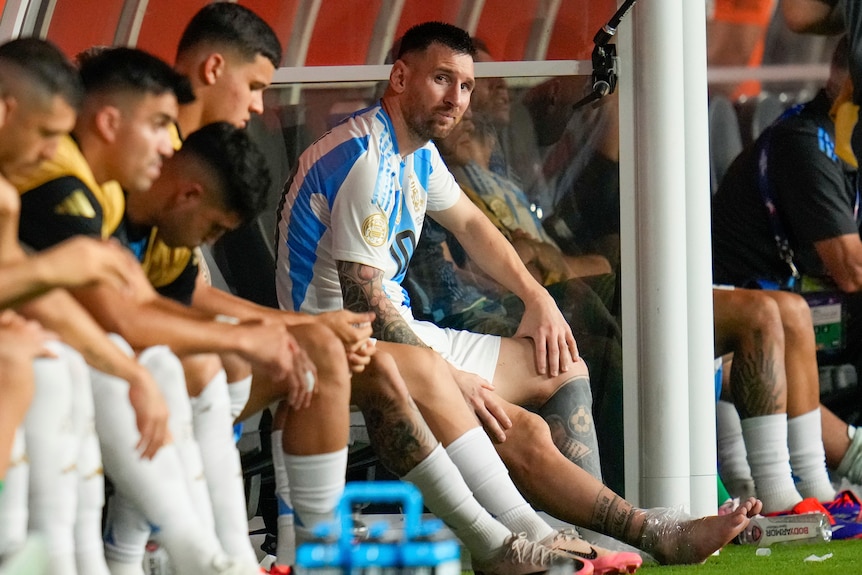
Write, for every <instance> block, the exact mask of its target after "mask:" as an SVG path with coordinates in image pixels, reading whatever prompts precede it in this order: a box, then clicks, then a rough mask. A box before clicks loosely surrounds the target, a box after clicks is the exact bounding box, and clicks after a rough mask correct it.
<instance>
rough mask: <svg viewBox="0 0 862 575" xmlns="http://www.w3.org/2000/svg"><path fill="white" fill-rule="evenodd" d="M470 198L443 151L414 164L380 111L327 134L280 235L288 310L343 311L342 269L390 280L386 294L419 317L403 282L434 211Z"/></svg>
mask: <svg viewBox="0 0 862 575" xmlns="http://www.w3.org/2000/svg"><path fill="white" fill-rule="evenodd" d="M460 195H461V190H460V188H459V187H458V184H456V183H455V179H454V178H453V177H452V174H451V173H450V172H449V170H448V169H447V168H446V165H445V164H444V163H443V160H442V159H441V158H440V154H439V152H438V151H437V148H436V147H435V146H434V144H432V143H428V144H426V145H425V146H423V147H422V148H420V149H418V150H416V151H415V152H413V153H412V154H409V155H408V156H406V157H402V156H401V154H399V152H398V142H397V141H396V140H395V132H394V129H393V126H392V122H391V120H390V118H389V116H388V115H387V114H386V112H385V111H384V110H383V108H382V107H381V106H380V104H378V105H375V106H373V107H371V108H367V109H365V110H362V111H359V112H357V113H356V114H354V115H353V116H351V117H349V118H347V119H346V120H344V121H343V122H342V123H341V124H339V125H338V126H336V127H335V128H333V129H332V130H331V131H329V132H327V133H326V134H325V135H324V136H323V137H321V138H320V139H319V140H317V142H315V143H314V144H313V145H312V146H311V147H309V148H308V149H307V150H306V151H305V152H303V154H302V156H300V158H299V163H298V165H297V169H296V171H295V173H294V175H293V177H292V178H291V180H289V181H288V183H287V184H286V185H285V191H284V195H283V196H282V200H281V205H280V206H279V218H278V226H277V239H276V243H277V245H276V250H277V256H276V257H277V263H276V286H277V293H278V301H279V305H281V307H282V308H283V309H291V310H294V311H304V312H309V313H318V312H322V311H331V310H336V309H341V307H343V306H342V297H341V285H340V283H339V281H338V271H337V269H336V262H337V261H349V262H355V263H360V264H364V265H368V266H372V267H375V268H377V269H380V270H383V272H384V278H385V280H384V286H383V287H384V290H385V292H386V294H387V296H388V297H389V299H390V300H392V302H393V303H394V304H395V306H396V307H401V306H405V307H409V303H410V302H409V300H408V298H407V294H406V293H405V292H404V290H403V288H402V287H401V285H400V282H401V281H402V280H403V278H404V274H405V272H406V270H407V264H408V263H409V262H410V258H411V257H412V255H413V250H414V247H415V246H416V242H418V241H419V236H420V234H421V232H422V224H423V222H424V220H425V211H426V209H427V210H431V211H439V210H445V209H446V208H449V207H452V206H453V205H455V203H456V202H457V201H458V198H459V197H460Z"/></svg>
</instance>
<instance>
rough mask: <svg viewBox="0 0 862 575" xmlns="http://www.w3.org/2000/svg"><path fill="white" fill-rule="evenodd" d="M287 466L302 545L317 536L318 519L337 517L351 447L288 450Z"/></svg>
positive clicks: (299, 543)
mask: <svg viewBox="0 0 862 575" xmlns="http://www.w3.org/2000/svg"><path fill="white" fill-rule="evenodd" d="M284 466H285V469H286V470H287V482H288V485H290V499H291V502H292V503H293V512H294V521H295V533H296V545H297V546H299V545H302V544H303V543H305V542H307V541H310V540H311V539H312V538H313V537H314V535H313V530H314V527H315V526H316V525H317V524H318V523H320V522H324V521H329V522H331V521H333V520H334V519H335V508H336V506H337V505H338V501H339V498H340V497H341V494H342V492H343V491H344V483H345V480H344V477H345V473H346V470H347V448H346V447H345V448H343V449H339V450H338V451H333V452H331V453H321V454H316V455H291V454H289V453H286V454H285V455H284Z"/></svg>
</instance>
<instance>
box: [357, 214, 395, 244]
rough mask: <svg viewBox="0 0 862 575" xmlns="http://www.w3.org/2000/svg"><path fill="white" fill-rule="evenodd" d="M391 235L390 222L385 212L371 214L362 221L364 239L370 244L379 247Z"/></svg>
mask: <svg viewBox="0 0 862 575" xmlns="http://www.w3.org/2000/svg"><path fill="white" fill-rule="evenodd" d="M388 235H389V224H388V223H387V221H386V218H385V217H384V216H383V214H371V215H370V216H368V217H367V218H365V221H364V222H362V239H364V240H365V243H367V244H368V245H369V246H371V247H374V248H379V247H380V246H382V245H383V244H384V243H385V242H386V237H387V236H388Z"/></svg>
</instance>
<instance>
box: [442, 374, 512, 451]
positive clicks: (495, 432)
mask: <svg viewBox="0 0 862 575" xmlns="http://www.w3.org/2000/svg"><path fill="white" fill-rule="evenodd" d="M449 367H450V369H449V371H450V372H451V373H452V377H454V378H455V382H456V383H457V384H458V387H459V388H461V393H462V394H463V395H464V399H465V400H466V401H467V404H468V405H470V407H472V408H473V412H474V413H475V414H476V416H477V417H478V418H479V422H480V423H481V424H482V427H484V428H485V431H486V432H487V433H488V435H490V436H491V439H492V440H494V441H496V442H497V443H503V442H504V441H506V430H507V429H509V428H510V427H512V420H511V419H509V416H508V415H506V412H505V410H504V409H503V406H502V405H501V404H500V399H499V398H498V397H497V395H496V394H495V393H494V386H493V385H492V384H491V383H489V382H488V381H487V380H485V379H483V378H481V377H479V376H478V375H476V374H473V373H468V372H466V371H461V370H460V369H458V368H456V367H454V366H452V365H451V364H449Z"/></svg>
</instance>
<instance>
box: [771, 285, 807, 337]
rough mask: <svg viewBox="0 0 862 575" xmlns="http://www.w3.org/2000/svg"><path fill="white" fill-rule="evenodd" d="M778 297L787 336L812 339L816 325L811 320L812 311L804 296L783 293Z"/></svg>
mask: <svg viewBox="0 0 862 575" xmlns="http://www.w3.org/2000/svg"><path fill="white" fill-rule="evenodd" d="M776 295H778V297H777V299H776V302H777V303H778V308H779V312H780V314H781V322H782V324H783V326H784V331H785V334H787V335H788V336H793V337H800V336H802V337H812V338H813V335H812V334H813V333H814V324H813V322H812V320H811V309H810V308H809V307H808V302H806V301H805V299H804V298H803V297H802V296H799V295H797V294H793V293H784V292H782V293H781V294H780V295H779V294H776Z"/></svg>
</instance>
